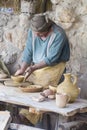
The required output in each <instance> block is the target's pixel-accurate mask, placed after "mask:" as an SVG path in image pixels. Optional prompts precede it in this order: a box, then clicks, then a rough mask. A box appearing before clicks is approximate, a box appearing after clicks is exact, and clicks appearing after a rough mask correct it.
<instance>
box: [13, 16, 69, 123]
mask: <svg viewBox="0 0 87 130" xmlns="http://www.w3.org/2000/svg"><path fill="white" fill-rule="evenodd" d="M69 57H70V48H69V43H68V38H67V36H66V34H65V32H64V30H63V29H62V28H61V27H59V26H58V25H56V24H55V23H53V22H52V21H51V20H49V19H48V18H47V17H46V16H45V15H35V16H34V17H33V18H32V19H31V28H30V29H29V32H28V39H27V44H26V47H25V49H24V53H23V57H22V64H21V68H20V69H19V70H17V72H16V73H15V75H20V74H23V73H24V72H27V74H26V75H25V77H26V78H28V77H30V75H31V74H32V73H34V72H36V71H37V70H40V69H43V68H46V67H48V71H47V72H46V73H45V75H46V74H47V76H48V73H49V71H50V69H49V68H51V69H52V68H54V70H53V71H52V74H49V76H48V77H46V76H45V77H46V80H48V79H49V77H52V76H53V77H52V78H51V79H52V81H53V78H54V82H55V81H56V80H55V75H56V73H57V75H58V73H59V72H58V67H59V66H58V65H59V64H60V65H61V63H66V62H67V61H68V60H69ZM59 70H60V69H59ZM62 70H63V71H64V68H63V69H62ZM44 71H45V70H44ZM63 71H61V74H62V73H63ZM54 72H55V74H54ZM41 77H42V78H43V75H42V76H41ZM41 77H40V78H41ZM56 77H57V76H56ZM46 80H44V79H43V80H42V81H43V82H44V84H45V82H46ZM49 80H50V79H49ZM34 83H35V82H34ZM49 83H51V81H49V82H48V83H47V84H46V85H48V84H49ZM38 84H40V79H39V81H38ZM56 84H57V83H56ZM40 85H41V84H40ZM23 113H25V114H23ZM21 114H22V115H27V117H26V116H25V117H26V118H27V119H28V120H30V122H31V123H32V124H36V122H37V120H39V118H38V116H37V117H36V118H37V120H35V122H33V119H31V116H30V115H29V117H28V112H27V114H26V112H25V111H22V113H21ZM32 117H33V116H32ZM34 118H35V115H34Z"/></svg>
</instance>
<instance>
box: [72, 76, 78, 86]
mask: <svg viewBox="0 0 87 130" xmlns="http://www.w3.org/2000/svg"><path fill="white" fill-rule="evenodd" d="M71 77H72V78H73V79H74V80H73V85H75V84H76V83H77V76H76V75H71Z"/></svg>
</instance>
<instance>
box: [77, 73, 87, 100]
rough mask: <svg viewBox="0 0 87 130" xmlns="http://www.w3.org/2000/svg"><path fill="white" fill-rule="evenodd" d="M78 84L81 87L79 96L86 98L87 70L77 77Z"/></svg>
mask: <svg viewBox="0 0 87 130" xmlns="http://www.w3.org/2000/svg"><path fill="white" fill-rule="evenodd" d="M78 86H79V87H80V88H81V92H80V97H81V98H83V99H87V72H86V73H85V74H84V75H82V76H81V77H80V78H79V79H78Z"/></svg>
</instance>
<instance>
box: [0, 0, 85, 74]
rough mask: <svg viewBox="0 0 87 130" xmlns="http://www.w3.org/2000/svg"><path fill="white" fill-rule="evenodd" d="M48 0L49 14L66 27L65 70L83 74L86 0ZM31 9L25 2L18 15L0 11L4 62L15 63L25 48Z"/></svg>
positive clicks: (0, 31) (1, 46)
mask: <svg viewBox="0 0 87 130" xmlns="http://www.w3.org/2000/svg"><path fill="white" fill-rule="evenodd" d="M22 2H24V1H22ZM34 2H36V1H35V0H34ZM50 2H51V4H52V10H49V11H48V10H47V13H48V16H49V17H50V18H51V19H52V20H53V21H54V22H55V23H57V24H58V25H60V26H62V27H63V28H64V29H65V31H66V33H67V36H68V38H69V42H70V48H71V57H70V61H69V62H68V64H67V70H68V71H69V72H71V73H73V74H77V75H78V76H81V77H82V75H84V74H85V73H87V71H86V66H87V0H76V1H75V0H71V1H70V0H50ZM24 5H25V4H24ZM22 6H23V3H22ZM29 7H31V6H30V5H29ZM34 8H35V7H34ZM31 11H32V9H31ZM31 11H30V12H29V10H28V9H27V10H26V6H25V7H24V11H23V8H22V10H21V14H20V15H13V14H3V13H0V50H1V51H0V52H1V54H0V55H1V58H2V59H3V60H4V61H5V63H6V64H7V65H8V64H10V65H13V66H14V64H15V63H16V61H17V59H18V57H19V55H20V54H21V52H22V51H23V49H24V46H25V43H26V38H27V32H28V28H29V21H30V14H31V13H32V12H31ZM34 13H35V10H34ZM14 68H15V67H14ZM15 69H16V68H15ZM14 71H15V70H14Z"/></svg>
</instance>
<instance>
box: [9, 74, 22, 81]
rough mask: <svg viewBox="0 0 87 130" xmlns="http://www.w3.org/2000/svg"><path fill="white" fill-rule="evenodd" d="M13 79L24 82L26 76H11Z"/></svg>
mask: <svg viewBox="0 0 87 130" xmlns="http://www.w3.org/2000/svg"><path fill="white" fill-rule="evenodd" d="M11 79H12V80H13V81H14V82H18V83H21V82H23V80H24V76H23V75H18V76H11Z"/></svg>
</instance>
